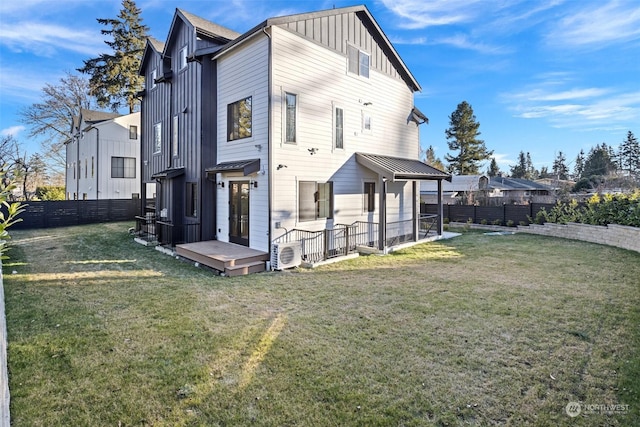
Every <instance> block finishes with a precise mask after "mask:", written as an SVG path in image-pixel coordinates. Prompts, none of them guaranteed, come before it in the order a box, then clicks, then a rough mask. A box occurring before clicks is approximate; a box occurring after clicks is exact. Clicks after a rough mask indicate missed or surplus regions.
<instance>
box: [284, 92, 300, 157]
mask: <svg viewBox="0 0 640 427" xmlns="http://www.w3.org/2000/svg"><path fill="white" fill-rule="evenodd" d="M289 96H293V97H294V99H295V105H294V112H293V139H290V138H289V132H288V128H289V126H288V125H289V117H290V116H289V102H288V101H289ZM299 99H300V97H299V95H298V94H297V93H293V92H287V91H285V92H284V93H283V95H282V115H283V118H282V122H283V125H282V140H283V142H284V143H285V144H289V145H295V144H297V143H298V105H299V103H300V101H299Z"/></svg>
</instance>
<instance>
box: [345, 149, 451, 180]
mask: <svg viewBox="0 0 640 427" xmlns="http://www.w3.org/2000/svg"><path fill="white" fill-rule="evenodd" d="M356 161H357V162H358V163H360V164H361V165H362V166H364V167H366V168H367V169H371V170H372V171H374V172H376V173H378V174H379V175H381V176H383V177H384V178H387V179H388V180H390V181H398V180H400V181H404V180H413V179H430V180H443V179H444V180H447V181H451V175H449V174H448V173H446V172H442V171H441V170H439V169H436V168H434V167H433V166H429V165H428V164H426V163H423V162H421V161H420V160H413V159H403V158H400V157H390V156H381V155H378V154H367V153H356Z"/></svg>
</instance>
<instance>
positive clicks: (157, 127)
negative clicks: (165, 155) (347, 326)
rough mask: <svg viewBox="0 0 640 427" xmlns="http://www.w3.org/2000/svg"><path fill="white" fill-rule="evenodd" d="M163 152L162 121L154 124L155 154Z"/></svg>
mask: <svg viewBox="0 0 640 427" xmlns="http://www.w3.org/2000/svg"><path fill="white" fill-rule="evenodd" d="M160 153H162V122H158V123H156V124H154V125H153V154H160Z"/></svg>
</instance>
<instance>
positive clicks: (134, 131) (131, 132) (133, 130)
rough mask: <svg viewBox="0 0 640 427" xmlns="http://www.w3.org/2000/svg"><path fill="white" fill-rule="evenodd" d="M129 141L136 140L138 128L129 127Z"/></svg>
mask: <svg viewBox="0 0 640 427" xmlns="http://www.w3.org/2000/svg"><path fill="white" fill-rule="evenodd" d="M129 139H138V126H135V125H131V126H129Z"/></svg>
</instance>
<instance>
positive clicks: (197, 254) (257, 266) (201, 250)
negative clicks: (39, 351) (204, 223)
mask: <svg viewBox="0 0 640 427" xmlns="http://www.w3.org/2000/svg"><path fill="white" fill-rule="evenodd" d="M176 254H177V255H179V256H181V257H184V258H187V259H190V260H192V261H195V262H199V263H200V264H203V265H206V266H208V267H211V268H213V269H215V270H218V271H220V272H221V273H224V274H225V275H227V276H240V275H243V274H249V273H259V272H261V271H265V261H268V260H269V258H270V255H269V253H268V252H262V251H258V250H256V249H251V248H248V247H246V246H242V245H236V244H235V243H227V242H220V241H218V240H207V241H204V242H195V243H185V244H182V245H176Z"/></svg>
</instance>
